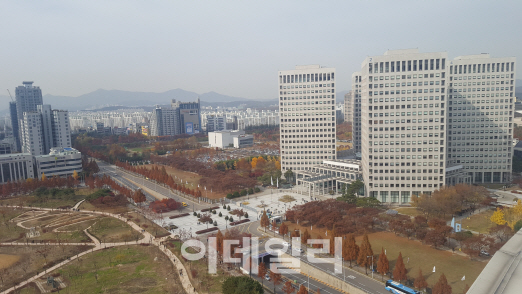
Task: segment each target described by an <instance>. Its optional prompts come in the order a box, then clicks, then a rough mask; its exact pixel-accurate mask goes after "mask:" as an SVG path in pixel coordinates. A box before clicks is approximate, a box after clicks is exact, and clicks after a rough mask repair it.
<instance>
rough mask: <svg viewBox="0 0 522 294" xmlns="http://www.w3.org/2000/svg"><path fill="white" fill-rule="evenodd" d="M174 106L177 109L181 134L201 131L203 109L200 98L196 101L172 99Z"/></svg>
mask: <svg viewBox="0 0 522 294" xmlns="http://www.w3.org/2000/svg"><path fill="white" fill-rule="evenodd" d="M171 105H172V108H173V109H177V111H178V116H179V131H178V132H179V133H180V134H189V135H192V134H197V133H199V132H201V109H200V102H199V98H198V99H197V100H196V101H195V102H181V101H176V100H175V99H172V103H171Z"/></svg>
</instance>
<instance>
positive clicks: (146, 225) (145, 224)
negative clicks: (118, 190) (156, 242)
mask: <svg viewBox="0 0 522 294" xmlns="http://www.w3.org/2000/svg"><path fill="white" fill-rule="evenodd" d="M129 216H131V219H130V220H131V221H133V222H134V223H136V224H137V225H138V226H140V227H142V228H143V229H145V231H147V232H148V233H150V234H151V235H153V236H155V237H162V236H168V235H170V233H169V232H167V230H165V229H164V228H162V227H160V226H158V225H157V224H156V223H154V222H152V221H150V220H149V219H147V218H145V217H143V216H142V215H140V214H138V213H136V212H132V213H129Z"/></svg>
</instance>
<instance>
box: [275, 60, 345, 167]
mask: <svg viewBox="0 0 522 294" xmlns="http://www.w3.org/2000/svg"><path fill="white" fill-rule="evenodd" d="M278 76H279V116H280V120H281V121H280V131H281V140H280V146H281V170H282V171H283V173H284V172H285V171H286V170H289V169H291V170H294V171H300V170H309V169H310V168H311V167H312V166H314V165H318V164H320V163H322V162H323V160H328V159H330V160H331V159H336V153H335V123H336V122H335V69H334V68H325V67H321V66H319V65H306V66H296V68H295V69H294V70H286V71H279V72H278Z"/></svg>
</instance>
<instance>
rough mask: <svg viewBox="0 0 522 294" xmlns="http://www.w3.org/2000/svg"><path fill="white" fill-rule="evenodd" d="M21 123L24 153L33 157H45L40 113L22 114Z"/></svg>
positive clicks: (21, 139)
mask: <svg viewBox="0 0 522 294" xmlns="http://www.w3.org/2000/svg"><path fill="white" fill-rule="evenodd" d="M21 117H22V119H21V120H19V122H20V134H21V136H20V142H21V144H22V152H23V153H29V154H31V155H35V156H36V155H43V154H46V153H45V151H44V148H45V143H44V141H43V139H44V136H43V133H42V132H43V128H42V116H41V115H40V112H38V111H29V112H24V113H23V114H22V116H21Z"/></svg>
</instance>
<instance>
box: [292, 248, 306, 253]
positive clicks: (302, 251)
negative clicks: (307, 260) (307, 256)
mask: <svg viewBox="0 0 522 294" xmlns="http://www.w3.org/2000/svg"><path fill="white" fill-rule="evenodd" d="M293 251H297V252H299V253H304V250H303V249H302V248H299V249H297V248H294V250H293Z"/></svg>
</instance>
